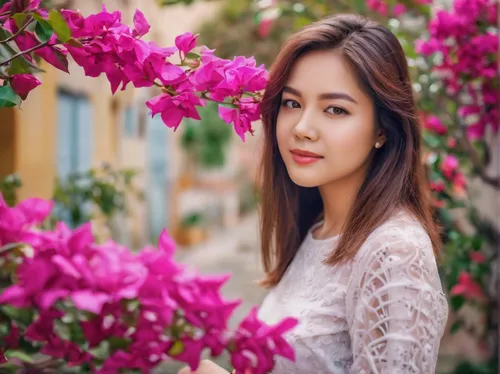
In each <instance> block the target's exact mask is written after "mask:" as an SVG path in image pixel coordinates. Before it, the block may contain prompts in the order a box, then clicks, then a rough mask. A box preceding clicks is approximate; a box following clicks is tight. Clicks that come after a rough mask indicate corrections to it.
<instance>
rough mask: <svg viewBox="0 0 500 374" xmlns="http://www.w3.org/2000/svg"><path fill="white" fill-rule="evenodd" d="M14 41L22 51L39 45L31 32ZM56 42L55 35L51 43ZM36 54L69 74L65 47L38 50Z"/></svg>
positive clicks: (26, 32)
mask: <svg viewBox="0 0 500 374" xmlns="http://www.w3.org/2000/svg"><path fill="white" fill-rule="evenodd" d="M14 41H15V42H16V44H17V46H18V47H19V49H20V50H21V51H25V50H27V49H30V48H33V47H35V46H36V45H38V44H39V42H38V39H37V38H36V37H35V35H34V34H33V33H32V32H30V31H25V32H23V33H22V34H20V35H18V36H17V37H16V38H15V39H14ZM56 41H57V36H56V35H55V34H53V35H52V38H51V39H50V42H51V43H55V42H56ZM34 53H35V54H37V55H38V56H40V57H41V58H43V59H44V60H45V61H47V62H48V63H49V64H51V65H52V66H54V67H55V68H57V69H59V70H62V71H64V72H65V73H69V71H68V61H67V60H66V53H67V51H66V49H65V48H64V47H62V46H57V47H56V46H47V47H43V48H40V49H37V50H36V51H35V52H34Z"/></svg>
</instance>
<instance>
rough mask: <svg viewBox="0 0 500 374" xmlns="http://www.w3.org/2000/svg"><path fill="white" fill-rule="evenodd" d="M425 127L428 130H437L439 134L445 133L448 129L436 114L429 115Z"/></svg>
mask: <svg viewBox="0 0 500 374" xmlns="http://www.w3.org/2000/svg"><path fill="white" fill-rule="evenodd" d="M424 127H425V128H426V129H427V130H430V131H432V132H435V133H437V134H439V135H444V134H446V132H447V131H448V129H447V128H446V126H445V125H443V123H442V122H441V120H440V119H439V118H438V117H436V116H429V117H427V119H426V120H425V121H424Z"/></svg>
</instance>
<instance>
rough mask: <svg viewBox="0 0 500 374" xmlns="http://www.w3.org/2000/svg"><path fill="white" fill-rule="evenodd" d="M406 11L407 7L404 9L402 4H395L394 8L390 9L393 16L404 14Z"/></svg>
mask: <svg viewBox="0 0 500 374" xmlns="http://www.w3.org/2000/svg"><path fill="white" fill-rule="evenodd" d="M407 11H408V9H406V7H405V6H404V4H396V5H395V6H394V8H393V9H392V14H393V15H394V17H399V16H401V15H403V14H405V13H406V12H407Z"/></svg>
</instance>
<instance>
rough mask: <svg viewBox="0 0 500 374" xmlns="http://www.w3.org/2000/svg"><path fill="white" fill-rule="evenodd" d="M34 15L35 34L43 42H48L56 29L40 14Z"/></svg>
mask: <svg viewBox="0 0 500 374" xmlns="http://www.w3.org/2000/svg"><path fill="white" fill-rule="evenodd" d="M33 17H34V18H35V19H36V26H35V35H36V36H37V38H38V40H40V41H41V42H42V43H43V42H46V41H47V40H49V39H50V37H51V36H52V34H54V29H53V28H52V26H51V25H50V23H49V22H48V21H47V20H45V19H43V18H42V17H41V16H40V15H39V14H34V15H33Z"/></svg>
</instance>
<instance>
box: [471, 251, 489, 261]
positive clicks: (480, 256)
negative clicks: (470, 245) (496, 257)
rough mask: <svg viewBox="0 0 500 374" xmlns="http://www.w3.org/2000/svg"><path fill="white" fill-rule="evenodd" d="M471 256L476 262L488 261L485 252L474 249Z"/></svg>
mask: <svg viewBox="0 0 500 374" xmlns="http://www.w3.org/2000/svg"><path fill="white" fill-rule="evenodd" d="M469 258H470V259H471V260H472V261H473V262H475V263H476V264H482V263H484V262H485V261H486V257H485V256H484V254H483V253H481V252H478V251H473V252H471V253H470V254H469Z"/></svg>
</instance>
